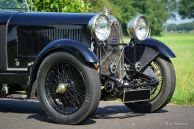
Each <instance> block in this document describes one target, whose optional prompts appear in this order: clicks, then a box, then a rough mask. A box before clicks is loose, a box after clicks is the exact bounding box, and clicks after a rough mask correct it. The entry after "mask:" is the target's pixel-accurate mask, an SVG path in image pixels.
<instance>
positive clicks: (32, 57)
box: [0, 0, 176, 124]
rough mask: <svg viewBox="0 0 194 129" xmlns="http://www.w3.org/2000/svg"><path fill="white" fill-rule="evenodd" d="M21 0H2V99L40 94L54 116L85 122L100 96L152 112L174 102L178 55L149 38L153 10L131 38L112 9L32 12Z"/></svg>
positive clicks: (132, 24) (134, 24) (136, 21)
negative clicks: (124, 33) (126, 38)
mask: <svg viewBox="0 0 194 129" xmlns="http://www.w3.org/2000/svg"><path fill="white" fill-rule="evenodd" d="M8 1H9V0H8ZM19 2H21V0H18V3H17V4H13V5H12V6H11V7H6V6H9V4H5V5H2V4H3V3H2V2H0V8H2V9H1V11H0V94H1V95H0V96H1V98H15V99H16V98H17V99H30V98H38V99H39V101H40V104H41V106H42V108H43V110H44V111H45V113H46V114H47V115H48V117H49V119H51V120H53V121H54V122H56V123H61V124H79V123H81V122H83V121H84V120H86V119H87V118H88V117H90V116H91V115H92V114H93V113H94V112H95V111H96V109H97V107H98V104H99V102H100V100H110V99H111V100H112V99H121V100H122V102H123V103H124V104H125V105H126V106H127V107H128V108H130V109H132V110H133V111H135V112H144V113H146V112H155V111H158V110H160V109H161V108H163V107H164V106H165V105H166V104H167V103H168V102H169V101H170V99H171V97H172V95H173V92H174V89H175V82H176V76H175V71H174V68H173V64H172V63H171V61H170V58H174V57H175V54H174V53H173V52H172V51H171V50H170V49H169V48H168V47H167V46H166V45H165V44H164V43H162V42H160V41H158V40H156V39H153V38H150V37H149V35H150V28H149V24H148V21H147V19H146V17H145V16H143V15H138V16H136V17H134V18H133V19H132V20H131V21H129V24H128V26H127V28H124V29H127V30H128V33H129V37H130V38H129V41H128V42H124V41H123V36H122V27H121V24H120V22H119V21H118V20H117V19H116V18H115V17H113V16H111V15H110V14H109V13H108V11H107V10H105V11H104V12H101V13H57V12H28V11H22V9H21V8H24V7H25V6H20V7H19V8H17V7H14V5H18V4H19ZM21 4H23V2H22V3H21ZM13 9H14V10H13Z"/></svg>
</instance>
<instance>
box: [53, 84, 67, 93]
mask: <svg viewBox="0 0 194 129" xmlns="http://www.w3.org/2000/svg"><path fill="white" fill-rule="evenodd" d="M67 87H68V83H60V84H59V85H58V87H57V90H56V93H65V92H66V91H67Z"/></svg>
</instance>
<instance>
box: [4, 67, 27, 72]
mask: <svg viewBox="0 0 194 129" xmlns="http://www.w3.org/2000/svg"><path fill="white" fill-rule="evenodd" d="M7 71H26V72H27V71H28V69H27V68H7Z"/></svg>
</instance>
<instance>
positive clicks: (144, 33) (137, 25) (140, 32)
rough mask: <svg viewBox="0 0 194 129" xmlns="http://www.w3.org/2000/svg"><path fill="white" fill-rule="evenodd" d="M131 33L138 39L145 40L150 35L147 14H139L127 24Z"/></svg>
mask: <svg viewBox="0 0 194 129" xmlns="http://www.w3.org/2000/svg"><path fill="white" fill-rule="evenodd" d="M127 31H128V33H129V35H130V36H131V37H132V38H134V39H136V40H140V41H141V40H144V39H146V38H147V37H148V35H149V25H148V21H147V19H146V17H145V16H143V15H138V16H136V17H135V18H133V19H132V20H131V21H130V22H129V23H128V25H127Z"/></svg>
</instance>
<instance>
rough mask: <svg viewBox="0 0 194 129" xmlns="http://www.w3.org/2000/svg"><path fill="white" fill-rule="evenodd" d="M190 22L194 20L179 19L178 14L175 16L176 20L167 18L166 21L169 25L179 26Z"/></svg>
mask: <svg viewBox="0 0 194 129" xmlns="http://www.w3.org/2000/svg"><path fill="white" fill-rule="evenodd" d="M192 21H194V19H188V18H186V19H181V17H180V16H179V15H178V14H176V19H175V18H169V19H168V20H167V24H171V23H175V24H181V23H188V22H192Z"/></svg>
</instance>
